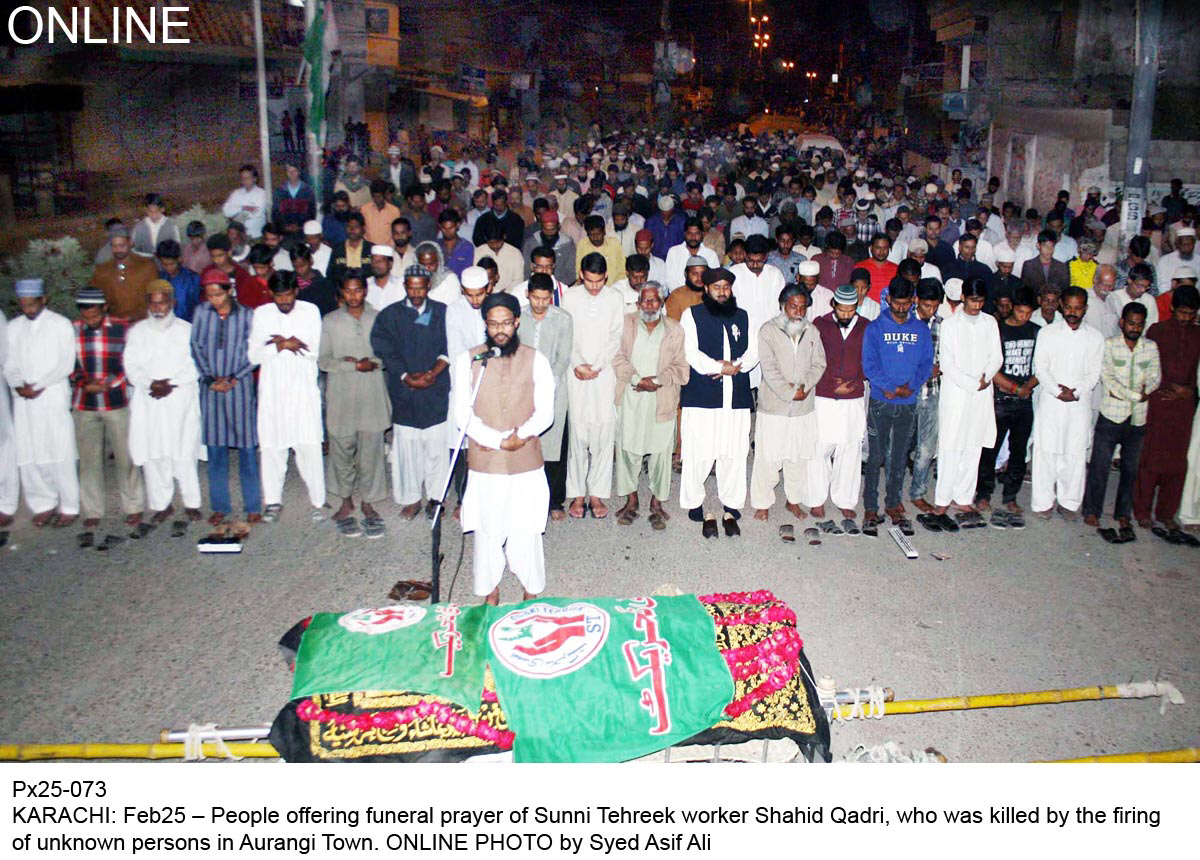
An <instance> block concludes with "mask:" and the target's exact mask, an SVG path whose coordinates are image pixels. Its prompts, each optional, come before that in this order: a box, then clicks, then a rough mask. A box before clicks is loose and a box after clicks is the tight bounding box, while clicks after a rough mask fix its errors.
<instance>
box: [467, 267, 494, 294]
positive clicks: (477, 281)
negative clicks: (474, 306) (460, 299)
mask: <svg viewBox="0 0 1200 860" xmlns="http://www.w3.org/2000/svg"><path fill="white" fill-rule="evenodd" d="M461 281H462V288H463V289H464V290H479V289H483V288H484V287H486V286H487V284H488V273H487V269H485V268H484V267H483V266H468V267H467V268H465V269H463V273H462V279H461Z"/></svg>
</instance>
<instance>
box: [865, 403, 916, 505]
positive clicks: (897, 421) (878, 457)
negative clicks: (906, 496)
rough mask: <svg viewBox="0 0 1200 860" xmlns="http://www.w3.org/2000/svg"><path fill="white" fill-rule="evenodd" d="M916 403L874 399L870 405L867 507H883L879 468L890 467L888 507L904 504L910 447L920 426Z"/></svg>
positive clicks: (866, 485)
mask: <svg viewBox="0 0 1200 860" xmlns="http://www.w3.org/2000/svg"><path fill="white" fill-rule="evenodd" d="M916 419H917V404H916V403H891V402H889V401H886V400H876V399H874V398H871V400H870V401H869V402H868V404H867V473H866V475H865V476H864V478H863V510H864V511H878V510H879V470H880V469H881V468H884V467H885V466H886V469H887V490H886V493H885V495H884V500H883V501H884V507H885V508H896V507H899V505H900V493H901V490H903V489H904V469H905V467H906V466H907V465H908V446H909V443H910V442H911V441H912V435H913V429H914V428H915V426H916V423H917V421H916Z"/></svg>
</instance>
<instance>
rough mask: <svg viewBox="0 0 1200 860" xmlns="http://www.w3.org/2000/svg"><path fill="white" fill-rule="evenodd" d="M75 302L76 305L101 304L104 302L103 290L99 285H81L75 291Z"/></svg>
mask: <svg viewBox="0 0 1200 860" xmlns="http://www.w3.org/2000/svg"><path fill="white" fill-rule="evenodd" d="M75 304H77V305H102V304H104V290H102V289H100V288H99V287H92V286H88V287H81V288H80V290H79V291H78V292H77V293H75Z"/></svg>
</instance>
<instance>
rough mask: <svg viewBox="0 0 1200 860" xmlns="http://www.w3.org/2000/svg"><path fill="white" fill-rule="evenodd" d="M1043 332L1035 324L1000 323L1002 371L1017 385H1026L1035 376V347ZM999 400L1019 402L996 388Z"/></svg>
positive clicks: (1016, 398)
mask: <svg viewBox="0 0 1200 860" xmlns="http://www.w3.org/2000/svg"><path fill="white" fill-rule="evenodd" d="M1039 331H1041V329H1040V328H1038V327H1037V326H1036V325H1034V324H1033V322H1027V323H1025V324H1024V325H1009V324H1008V323H1004V322H1002V323H1000V351H1001V352H1002V353H1003V355H1004V366H1003V367H1002V368H1001V371H1002V372H1003V373H1004V375H1005V376H1007V377H1008V378H1009V379H1011V380H1012V381H1013V382H1015V383H1016V384H1017V385H1024V384H1025V383H1026V382H1028V381H1029V379H1030V377H1032V376H1033V346H1034V344H1035V343H1036V342H1037V336H1038V332H1039ZM996 399H997V400H1019V399H1020V398H1018V397H1015V396H1013V395H1011V394H1005V393H1004V392H1002V391H1001V390H1000V389H999V388H996Z"/></svg>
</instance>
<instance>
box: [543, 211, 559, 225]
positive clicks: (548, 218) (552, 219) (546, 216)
mask: <svg viewBox="0 0 1200 860" xmlns="http://www.w3.org/2000/svg"><path fill="white" fill-rule="evenodd" d="M542 223H543V224H557V223H558V213H557V212H555V211H554V210H553V209H547V210H546V211H544V212H543V213H542Z"/></svg>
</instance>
